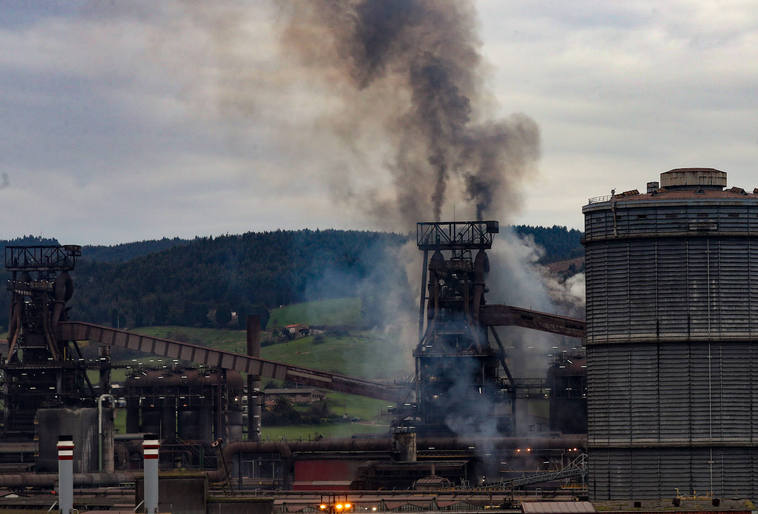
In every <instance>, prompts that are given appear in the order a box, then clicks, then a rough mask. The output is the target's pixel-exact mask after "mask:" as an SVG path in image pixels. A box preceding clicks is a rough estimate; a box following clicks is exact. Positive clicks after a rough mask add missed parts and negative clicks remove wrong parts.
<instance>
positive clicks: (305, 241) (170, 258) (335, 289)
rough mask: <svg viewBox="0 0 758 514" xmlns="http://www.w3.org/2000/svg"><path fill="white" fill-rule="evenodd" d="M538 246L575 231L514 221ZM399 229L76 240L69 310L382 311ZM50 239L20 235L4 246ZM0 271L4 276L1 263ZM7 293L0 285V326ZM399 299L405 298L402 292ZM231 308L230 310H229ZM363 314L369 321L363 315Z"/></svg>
mask: <svg viewBox="0 0 758 514" xmlns="http://www.w3.org/2000/svg"><path fill="white" fill-rule="evenodd" d="M514 230H515V231H516V232H517V233H518V234H521V235H531V236H532V237H534V240H535V242H536V243H537V244H540V245H541V246H543V247H544V248H545V256H544V257H543V260H544V261H545V262H551V261H556V260H563V259H567V258H571V257H575V256H577V255H581V252H582V248H581V245H580V244H579V239H580V237H581V232H579V231H577V230H567V229H566V228H565V227H558V226H553V227H549V228H545V227H531V226H516V227H514ZM408 237H409V236H406V235H401V234H392V233H383V232H371V231H353V230H295V231H292V230H277V231H270V232H248V233H245V234H240V235H224V236H219V237H197V238H195V239H191V240H186V239H178V238H175V239H166V238H164V239H162V240H157V241H142V242H136V243H127V244H121V245H114V246H85V247H83V249H82V258H81V259H80V260H79V262H78V263H77V266H76V270H75V271H74V273H73V277H74V285H75V294H74V297H73V299H72V301H71V311H70V318H72V319H77V320H82V321H89V322H92V323H101V324H109V325H113V326H120V327H127V326H128V327H134V326H148V325H183V326H230V325H233V324H234V320H238V321H239V327H240V328H243V327H244V323H245V319H246V317H247V315H248V314H258V315H260V316H261V318H262V320H263V322H264V324H265V321H266V320H267V318H268V312H269V310H270V309H272V308H275V307H279V306H281V305H288V304H292V303H298V302H303V301H310V300H318V299H325V298H340V297H348V296H358V297H361V299H362V304H363V306H364V318H365V319H364V322H367V323H369V324H371V323H373V322H374V321H376V322H378V320H379V319H381V317H382V316H381V312H380V311H381V308H382V307H381V303H382V302H381V300H382V298H381V297H382V295H383V293H384V291H386V290H387V289H388V288H392V287H398V286H399V287H405V288H407V279H406V276H405V269H404V267H403V265H402V264H401V263H399V262H397V260H396V259H394V257H393V256H394V253H395V252H396V251H397V249H398V248H399V247H401V246H402V245H404V244H405V243H407V241H408ZM47 244H58V241H57V240H55V239H46V238H40V237H34V236H26V237H23V238H18V239H14V240H6V241H0V246H2V247H3V250H4V247H5V246H7V245H47ZM0 278H4V279H6V280H7V279H8V278H10V274H9V273H8V272H6V271H5V270H4V269H3V270H2V271H1V272H0ZM9 299H10V298H9V293H7V292H6V293H4V294H3V293H0V326H2V329H3V330H5V328H6V327H7V325H8V308H9V303H10V302H9ZM407 300H408V301H410V300H411V298H408V299H407ZM233 313H234V314H235V315H236V316H233ZM372 314H374V315H375V316H376V320H372Z"/></svg>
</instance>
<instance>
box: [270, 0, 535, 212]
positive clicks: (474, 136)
mask: <svg viewBox="0 0 758 514" xmlns="http://www.w3.org/2000/svg"><path fill="white" fill-rule="evenodd" d="M285 13H286V16H285V18H286V19H287V22H286V27H285V31H284V34H285V35H284V41H285V43H286V45H287V48H288V49H290V51H293V52H294V53H295V54H297V55H299V56H300V57H301V58H302V61H303V63H304V64H305V65H306V66H308V67H310V68H313V70H314V71H316V72H318V71H320V72H321V73H323V74H324V76H326V77H329V79H330V80H334V81H335V87H345V88H346V89H352V91H353V93H355V94H349V95H343V99H347V100H346V105H345V110H346V111H352V112H353V113H365V112H366V111H367V109H366V107H365V106H367V105H369V106H370V105H372V104H375V105H373V108H374V109H375V111H374V112H377V111H379V112H380V113H381V114H377V119H383V123H384V127H383V131H384V133H385V134H384V136H386V137H385V139H387V140H389V141H391V142H392V150H391V151H390V152H391V153H392V155H391V156H390V157H389V158H388V159H387V161H386V167H387V168H388V169H389V170H390V171H391V174H392V179H393V184H394V192H393V194H394V198H382V199H376V198H375V195H371V194H366V195H362V197H361V198H360V199H359V200H360V203H361V204H362V205H364V206H367V207H368V209H369V211H371V213H373V214H375V215H377V217H379V218H383V219H387V217H388V216H387V215H388V213H390V212H393V211H394V213H395V214H398V213H399V214H400V217H401V219H402V220H403V221H405V222H407V223H409V224H412V223H415V222H416V221H418V220H422V219H428V218H429V216H433V217H434V219H437V220H438V219H440V217H441V216H442V210H443V207H444V206H445V202H446V201H455V200H456V199H459V200H465V201H467V202H468V203H470V204H471V209H470V211H471V215H473V214H474V213H475V214H476V216H477V217H479V218H481V217H483V216H485V215H494V214H498V215H502V214H503V211H504V209H502V207H500V206H496V205H494V204H495V201H496V200H497V201H502V202H505V203H508V204H512V203H513V202H515V201H517V199H518V192H517V187H516V186H517V185H518V182H519V181H520V179H521V178H522V176H523V175H524V174H525V173H526V172H527V171H528V170H529V169H530V166H531V165H532V164H533V162H534V161H535V160H536V159H537V158H538V156H539V130H538V127H537V125H536V124H535V123H534V122H533V121H532V120H531V119H530V118H528V117H526V116H523V115H515V116H512V117H510V118H508V119H503V120H490V119H488V117H487V115H486V114H487V113H486V112H484V111H485V110H486V108H487V105H485V104H486V103H487V101H486V100H487V98H486V96H485V92H484V91H483V90H482V76H481V56H480V54H479V46H480V42H479V41H478V39H477V36H476V22H475V13H474V8H473V5H472V3H471V2H469V1H462V0H359V1H351V0H313V1H309V2H296V3H293V4H289V5H288V7H287V8H285ZM388 92H389V94H388ZM352 102H355V104H353V103H352ZM368 112H372V111H371V109H368ZM345 116H350V113H349V112H347V113H346V112H340V113H339V114H338V115H337V117H342V118H344V117H345ZM375 121H376V120H354V121H353V123H354V124H355V125H357V126H360V125H361V124H371V123H373V122H375ZM339 124H340V125H341V126H344V124H345V121H344V119H342V120H340V121H339ZM348 137H349V134H348ZM362 172H363V170H361V171H357V170H355V171H353V170H351V171H350V172H349V176H348V179H350V175H355V174H360V173H362ZM454 179H456V181H455V183H456V184H457V187H458V188H459V189H462V190H459V191H450V187H451V185H450V184H451V182H453V180H454ZM342 190H343V191H344V194H345V195H346V196H350V195H354V194H355V193H354V192H353V190H352V188H350V187H346V188H344V189H342ZM461 197H463V198H461ZM512 210H513V209H512V208H508V209H507V211H512ZM503 221H505V220H503Z"/></svg>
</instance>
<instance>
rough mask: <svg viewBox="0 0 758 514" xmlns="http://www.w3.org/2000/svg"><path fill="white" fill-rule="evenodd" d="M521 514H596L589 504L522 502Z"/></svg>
mask: <svg viewBox="0 0 758 514" xmlns="http://www.w3.org/2000/svg"><path fill="white" fill-rule="evenodd" d="M521 510H522V511H523V512H525V513H526V512H534V513H540V514H544V513H551V512H596V511H595V507H593V506H592V504H591V503H590V502H522V503H521Z"/></svg>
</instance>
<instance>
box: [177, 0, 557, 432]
mask: <svg viewBox="0 0 758 514" xmlns="http://www.w3.org/2000/svg"><path fill="white" fill-rule="evenodd" d="M267 5H269V7H271V4H267ZM273 5H274V6H273V11H274V12H275V14H274V15H273V16H272V18H271V24H270V25H271V27H273V28H272V29H270V30H272V37H274V38H276V39H277V42H278V45H272V46H268V47H264V48H263V50H260V49H258V48H255V42H253V43H252V44H251V43H250V42H249V41H248V40H247V38H248V37H249V36H250V35H251V34H252V32H246V31H245V26H246V25H247V22H249V21H250V19H251V17H253V16H255V14H254V13H250V12H249V9H248V10H243V9H240V8H239V7H234V6H232V7H230V6H229V5H226V10H224V11H222V14H221V15H219V14H218V12H217V11H216V10H215V7H214V8H213V9H211V8H208V7H206V6H204V5H203V4H194V3H193V4H189V3H187V4H185V7H184V8H185V9H186V10H187V11H188V12H189V13H190V14H191V18H192V22H191V26H192V27H193V29H197V30H198V32H202V33H203V34H204V35H205V36H206V37H208V36H209V37H210V38H211V40H212V41H214V42H215V44H216V47H215V50H216V51H217V55H216V57H215V60H214V61H213V62H212V63H211V64H212V65H211V66H208V65H206V66H204V67H202V66H198V68H199V69H207V68H211V69H212V70H213V74H212V76H213V77H214V78H215V80H216V87H215V89H214V91H215V94H216V95H217V98H216V100H217V105H218V112H219V113H221V114H222V115H224V116H229V117H230V118H231V119H233V120H234V122H232V123H231V125H232V128H233V129H235V132H234V133H235V135H234V136H233V138H234V139H235V140H237V138H238V137H239V138H240V140H242V141H244V137H241V136H238V135H237V133H238V132H240V133H241V132H242V131H241V130H238V129H240V127H244V123H245V120H248V119H249V120H252V119H256V118H258V117H259V116H260V117H263V118H264V119H266V117H267V116H272V118H271V119H274V120H276V121H277V126H275V127H274V126H273V124H272V128H271V133H272V134H274V135H273V137H272V138H271V140H272V141H280V142H281V143H280V144H277V145H276V148H277V149H279V148H281V149H284V152H283V153H287V154H288V157H289V158H290V160H289V162H291V163H292V166H291V167H286V166H284V167H282V168H281V169H280V170H278V171H279V172H280V173H281V174H282V175H283V176H285V177H286V181H287V182H288V183H290V182H291V183H296V182H299V181H301V180H302V179H304V178H308V177H307V174H308V173H309V171H308V170H314V171H313V172H311V173H313V174H314V175H316V176H317V179H318V182H319V183H322V184H323V183H326V184H328V185H329V190H330V193H331V195H332V197H333V198H334V199H335V200H336V202H337V205H335V209H340V208H343V211H344V212H345V219H346V221H347V220H348V219H349V218H348V217H347V216H348V215H349V214H358V215H361V216H362V217H363V218H364V219H367V220H369V224H370V225H371V226H373V227H376V228H382V229H389V230H392V231H396V232H410V231H413V230H414V228H415V223H416V222H418V221H424V220H429V219H430V218H432V219H435V220H439V219H440V218H451V217H452V216H451V214H452V212H453V206H455V211H456V214H457V215H456V217H457V218H458V219H461V218H469V219H470V218H474V217H476V218H479V219H483V218H494V219H498V220H499V221H501V223H503V224H506V223H508V222H509V221H511V220H512V216H513V215H514V214H515V213H516V212H517V211H518V209H519V207H520V189H521V184H522V182H523V181H524V179H525V178H526V177H527V176H528V175H529V174H530V173H531V172H533V171H534V169H535V163H536V161H537V159H538V158H539V148H540V142H539V139H540V138H539V129H538V127H537V125H536V123H535V122H534V121H533V120H532V119H530V118H529V117H527V116H525V115H523V114H514V115H511V116H509V117H506V118H502V119H495V118H493V117H492V115H491V113H492V111H493V110H494V107H493V104H494V102H493V99H492V98H491V97H490V96H489V94H488V92H487V91H486V88H485V87H484V79H485V76H484V73H483V71H484V70H483V66H482V58H481V55H480V53H479V47H480V41H479V39H478V36H477V30H476V29H477V26H476V19H475V9H474V5H473V2H471V1H466V0H457V1H456V0H342V1H339V0H312V1H308V2H281V3H277V4H273ZM267 51H268V52H270V58H269V57H268V56H264V57H261V54H262V53H265V52H267ZM164 53H166V52H164ZM261 63H263V64H262V65H260V66H259V64H261ZM209 89H213V88H208V87H206V88H203V87H197V86H196V87H195V91H198V93H197V96H199V97H200V98H203V97H202V94H204V93H205V92H206V90H209ZM272 91H275V92H276V94H272ZM282 96H283V97H284V98H286V100H284V101H283V102H280V103H277V104H276V105H274V106H271V105H270V102H269V100H270V99H271V98H278V99H281V98H282ZM272 113H274V114H272ZM238 120H242V123H241V124H239V123H236V122H237V121H238ZM255 144H259V143H258V142H257V141H256V142H255ZM242 146H244V144H243V145H242ZM351 221H354V220H351ZM529 251H532V248H531V247H530V246H529V245H528V243H527V242H524V241H521V240H519V239H518V238H517V237H511V236H507V237H506V238H503V237H500V238H498V241H497V243H496V244H495V245H494V247H493V251H492V252H491V253H490V257H491V260H492V269H493V274H492V277H493V278H494V280H493V281H492V282H491V287H492V290H493V293H496V292H499V295H498V296H497V297H496V295H495V294H492V295H490V296H488V301H489V302H490V303H500V302H503V303H509V304H513V305H521V306H524V307H531V308H535V309H540V310H544V311H548V312H556V309H555V308H554V304H553V302H552V301H551V298H550V294H549V293H548V291H547V289H546V287H545V285H544V284H543V281H542V278H543V277H542V274H541V273H540V271H539V270H538V269H537V268H536V267H535V266H534V264H535V263H534V262H533V261H531V260H529V259H525V258H524V253H525V252H529ZM387 265H388V266H395V267H399V268H404V269H405V270H406V275H407V279H408V284H393V285H392V286H391V287H389V285H386V286H385V289H383V291H382V294H383V296H382V297H383V298H384V300H385V303H386V305H387V306H388V308H386V309H383V313H384V314H385V315H386V319H385V322H386V323H388V324H391V325H395V326H396V327H397V326H402V328H400V329H399V330H400V331H402V332H403V333H404V334H407V335H405V336H404V337H402V338H401V340H402V341H403V342H405V343H407V344H408V350H410V348H411V347H413V346H415V344H416V342H417V341H416V336H415V332H416V329H415V326H414V325H415V323H416V318H415V316H416V313H415V312H414V311H413V310H412V309H411V310H408V309H407V308H406V306H407V305H408V303H409V302H407V301H405V300H404V299H405V298H406V297H407V296H408V294H410V295H412V296H414V297H416V298H417V295H418V292H419V289H420V288H419V284H418V279H419V276H420V271H421V263H420V257H419V252H418V250H417V249H416V248H415V245H414V244H413V243H409V244H408V245H406V246H405V247H403V248H400V249H398V251H397V252H395V254H394V255H393V256H391V257H390V259H389V262H388V263H387ZM341 273H342V271H341V270H331V271H330V272H329V278H330V280H331V281H332V284H333V283H334V281H335V277H337V276H339V275H340V274H341ZM344 275H345V277H346V279H349V276H348V274H344ZM325 276H326V275H325ZM317 282H318V287H315V289H318V288H324V287H329V286H328V284H326V285H325V283H324V281H323V280H320V281H318V280H317ZM361 287H362V286H361V285H359V284H356V285H355V289H356V290H360V289H361ZM409 292H410V293H409ZM535 337H541V336H539V335H535ZM546 344H547V343H546ZM521 346H522V347H524V348H525V347H526V345H521ZM406 355H407V356H408V358H409V359H410V358H411V353H410V351H407V353H406ZM528 360H530V357H529V356H528V355H526V354H525V355H524V361H528ZM531 360H534V359H533V358H532V359H531ZM547 364H548V363H547V362H540V363H539V366H540V367H542V371H544V370H546V368H547ZM464 385H465V384H464ZM450 425H451V428H453V429H454V430H455V431H456V432H459V433H461V434H464V435H465V434H467V433H477V434H478V433H481V431H482V430H485V429H486V430H490V427H474V426H468V425H467V424H466V423H465V419H451V420H450Z"/></svg>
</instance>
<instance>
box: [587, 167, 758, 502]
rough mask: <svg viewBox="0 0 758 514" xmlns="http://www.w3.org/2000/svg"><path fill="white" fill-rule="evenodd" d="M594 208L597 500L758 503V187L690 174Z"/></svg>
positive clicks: (590, 326)
mask: <svg viewBox="0 0 758 514" xmlns="http://www.w3.org/2000/svg"><path fill="white" fill-rule="evenodd" d="M582 211H583V213H584V217H585V236H584V245H585V250H586V283H587V334H586V347H587V362H588V377H587V380H588V392H589V394H588V397H589V398H588V430H589V432H588V444H589V457H590V475H589V483H590V490H591V494H592V497H594V498H595V499H604V498H610V499H615V498H642V499H644V498H668V497H671V496H672V495H674V494H675V490H676V489H677V488H678V490H679V491H682V492H684V491H687V492H689V493H690V494H692V492H693V491H698V492H699V493H701V494H707V495H712V496H715V497H739V498H755V497H756V496H758V483H757V482H756V480H755V477H756V476H758V449H757V448H756V445H755V441H756V438H757V437H758V396H757V395H756V394H755V391H756V387H755V384H754V380H755V379H754V377H755V376H756V371H757V370H758V350H756V348H757V347H756V344H755V342H756V339H757V338H758V323H757V322H756V320H758V274H756V270H758V240H757V239H756V234H757V233H758V232H756V228H757V227H758V190H754V191H752V192H747V191H745V190H743V189H741V188H737V187H732V188H729V189H726V173H724V172H722V171H719V170H715V169H709V168H688V169H676V170H671V171H668V172H665V173H662V174H661V177H660V182H651V183H649V184H648V187H647V189H646V192H644V193H640V192H639V191H637V190H633V191H627V192H624V193H621V194H612V195H610V196H606V197H600V198H593V199H590V201H589V203H588V204H587V205H585V206H584V207H583V208H582ZM754 300H755V301H754ZM683 494H684V493H683Z"/></svg>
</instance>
